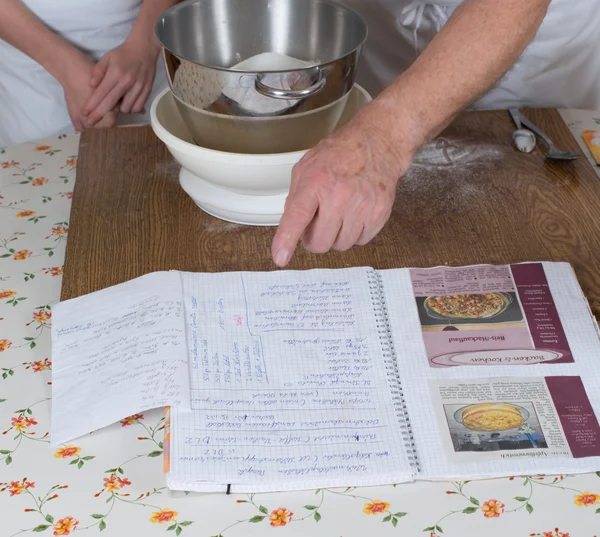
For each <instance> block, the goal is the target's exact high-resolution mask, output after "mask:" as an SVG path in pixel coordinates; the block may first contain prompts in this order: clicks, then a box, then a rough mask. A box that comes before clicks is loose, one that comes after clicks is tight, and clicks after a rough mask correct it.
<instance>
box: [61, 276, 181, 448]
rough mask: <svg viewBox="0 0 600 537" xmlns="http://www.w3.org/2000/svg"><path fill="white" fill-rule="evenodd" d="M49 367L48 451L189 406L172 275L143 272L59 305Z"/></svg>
mask: <svg viewBox="0 0 600 537" xmlns="http://www.w3.org/2000/svg"><path fill="white" fill-rule="evenodd" d="M52 362H53V374H52V430H51V433H52V434H51V441H52V443H53V444H54V445H57V444H60V443H64V442H68V441H70V440H73V439H74V438H77V437H79V436H82V435H84V434H87V433H90V432H92V431H95V430H97V429H100V428H102V427H105V426H107V425H110V424H112V423H115V422H116V421H118V420H120V419H123V418H125V417H127V416H130V415H132V414H135V413H137V412H143V411H144V410H149V409H151V408H157V407H162V406H166V405H176V406H180V407H183V408H189V375H188V365H187V364H188V360H187V349H186V341H185V324H184V318H183V304H182V291H181V278H180V275H179V273H178V272H156V273H152V274H148V275H146V276H142V277H141V278H137V279H135V280H131V281H129V282H126V283H123V284H120V285H117V286H114V287H110V288H108V289H104V290H102V291H98V292H96V293H92V294H90V295H87V296H85V297H79V298H76V299H73V300H68V301H66V302H62V303H60V304H58V305H57V306H56V307H55V309H54V315H53V327H52ZM75 409H78V410H81V409H85V411H84V412H76V411H74V410H75Z"/></svg>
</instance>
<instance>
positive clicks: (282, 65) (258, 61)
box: [223, 52, 312, 116]
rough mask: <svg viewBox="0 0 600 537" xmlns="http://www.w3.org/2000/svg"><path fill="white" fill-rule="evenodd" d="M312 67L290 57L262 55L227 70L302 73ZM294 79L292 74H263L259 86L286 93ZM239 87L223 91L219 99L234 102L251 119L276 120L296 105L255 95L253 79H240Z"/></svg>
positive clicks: (242, 77) (292, 101) (291, 102)
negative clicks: (250, 116)
mask: <svg viewBox="0 0 600 537" xmlns="http://www.w3.org/2000/svg"><path fill="white" fill-rule="evenodd" d="M310 65H312V64H310V63H307V62H305V61H302V60H298V59H296V58H292V57H291V56H285V55H283V54H277V53H275V52H265V53H263V54H257V55H256V56H252V57H251V58H248V59H246V60H244V61H243V62H240V63H238V64H236V65H234V66H233V67H231V69H240V70H244V71H255V72H261V71H286V70H289V69H304V68H306V67H308V66H310ZM296 79H297V74H294V73H266V74H265V76H264V77H263V79H262V82H263V84H265V85H266V86H269V87H271V88H275V89H283V90H290V89H292V86H293V84H294V82H295V81H296ZM239 81H240V83H239V85H236V87H226V88H225V89H224V90H223V95H225V96H226V97H227V98H229V99H231V100H232V101H235V102H236V103H237V104H238V105H239V106H240V107H241V108H242V109H243V110H244V111H245V112H246V113H248V114H249V115H253V116H276V115H280V114H282V113H284V112H285V111H286V110H288V109H290V108H292V107H293V106H295V105H296V104H298V101H297V100H295V99H293V100H282V99H274V98H272V97H266V96H265V95H262V94H261V93H259V92H258V91H257V90H256V88H255V87H254V77H253V76H248V77H246V78H245V77H244V75H241V76H240V79H239Z"/></svg>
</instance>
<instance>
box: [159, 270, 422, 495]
mask: <svg viewBox="0 0 600 537" xmlns="http://www.w3.org/2000/svg"><path fill="white" fill-rule="evenodd" d="M373 276H374V275H373V274H372V271H370V270H368V269H362V268H356V269H344V270H315V271H301V272H284V271H278V272H271V273H255V272H253V273H228V274H191V273H184V274H183V286H184V297H185V309H186V315H187V320H188V342H189V344H188V346H189V349H190V378H191V385H190V386H191V406H192V411H191V412H186V411H183V410H179V409H173V410H172V417H173V419H172V423H171V431H170V434H171V441H172V444H171V455H170V457H171V460H170V472H169V483H170V486H172V488H182V489H183V490H200V491H202V490H220V491H224V490H225V487H226V486H227V485H231V490H232V491H234V492H248V491H249V492H259V491H269V490H289V489H300V488H311V487H315V488H318V487H324V486H351V485H359V484H372V485H375V484H384V483H394V482H398V481H405V480H410V479H412V477H413V475H414V470H413V468H412V467H411V465H410V461H409V458H408V457H409V455H408V454H407V453H406V451H405V450H404V449H403V448H402V446H403V445H404V442H403V440H402V430H401V427H400V424H399V421H398V414H397V412H398V409H397V408H396V407H395V406H394V403H393V401H392V395H391V390H390V376H389V368H390V364H386V363H385V360H384V358H383V356H382V347H381V342H380V339H379V333H378V329H377V320H376V313H375V312H376V308H377V305H376V304H374V303H373V296H372V292H373V290H372V281H371V279H372V277H373ZM392 366H393V364H392ZM399 447H400V449H399Z"/></svg>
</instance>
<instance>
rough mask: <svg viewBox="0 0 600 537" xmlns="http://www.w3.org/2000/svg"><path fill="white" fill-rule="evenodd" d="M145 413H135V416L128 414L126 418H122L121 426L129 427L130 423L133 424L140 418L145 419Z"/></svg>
mask: <svg viewBox="0 0 600 537" xmlns="http://www.w3.org/2000/svg"><path fill="white" fill-rule="evenodd" d="M143 419H144V415H143V414H134V415H133V416H128V417H127V418H125V419H124V420H121V427H127V426H128V425H133V424H134V423H135V422H136V421H138V420H143Z"/></svg>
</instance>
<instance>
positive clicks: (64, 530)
mask: <svg viewBox="0 0 600 537" xmlns="http://www.w3.org/2000/svg"><path fill="white" fill-rule="evenodd" d="M78 524H79V520H77V519H75V518H73V517H72V516H66V517H65V518H61V519H60V520H59V521H58V522H56V524H54V535H70V534H71V532H72V531H75V528H77V525H78Z"/></svg>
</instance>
